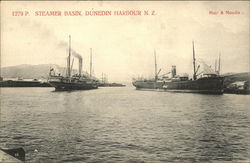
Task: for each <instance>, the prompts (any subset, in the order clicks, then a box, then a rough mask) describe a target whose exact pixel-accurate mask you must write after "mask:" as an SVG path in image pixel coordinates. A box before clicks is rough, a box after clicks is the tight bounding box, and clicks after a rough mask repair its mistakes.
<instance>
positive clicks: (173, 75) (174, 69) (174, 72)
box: [172, 65, 176, 78]
mask: <svg viewBox="0 0 250 163" xmlns="http://www.w3.org/2000/svg"><path fill="white" fill-rule="evenodd" d="M175 76H176V66H174V65H173V66H172V78H174V77H175Z"/></svg>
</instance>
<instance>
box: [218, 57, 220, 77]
mask: <svg viewBox="0 0 250 163" xmlns="http://www.w3.org/2000/svg"><path fill="white" fill-rule="evenodd" d="M218 64H219V65H218V75H220V54H219V63H218Z"/></svg>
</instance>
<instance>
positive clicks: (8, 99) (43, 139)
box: [0, 87, 250, 163]
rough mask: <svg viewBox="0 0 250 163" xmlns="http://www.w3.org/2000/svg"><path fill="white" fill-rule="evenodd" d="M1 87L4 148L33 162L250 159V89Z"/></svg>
mask: <svg viewBox="0 0 250 163" xmlns="http://www.w3.org/2000/svg"><path fill="white" fill-rule="evenodd" d="M53 90H54V88H1V93H0V94H1V116H0V117H1V119H0V122H1V124H0V147H5V148H16V147H23V148H24V150H25V151H26V161H27V162H90V163H91V162H119V161H132V162H133V161H134V162H202V161H204V162H209V161H216V162H217V161H218V162H224V161H232V162H249V160H250V96H249V95H233V94H224V95H203V94H192V93H170V92H158V91H137V90H135V89H134V88H133V87H120V88H118V87H113V88H108V87H105V88H99V89H96V90H90V91H73V92H54V91H53Z"/></svg>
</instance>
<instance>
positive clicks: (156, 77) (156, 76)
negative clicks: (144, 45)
mask: <svg viewBox="0 0 250 163" xmlns="http://www.w3.org/2000/svg"><path fill="white" fill-rule="evenodd" d="M154 55H155V81H156V80H157V79H158V75H157V62H156V52H155V50H154Z"/></svg>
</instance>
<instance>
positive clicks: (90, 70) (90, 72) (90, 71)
mask: <svg viewBox="0 0 250 163" xmlns="http://www.w3.org/2000/svg"><path fill="white" fill-rule="evenodd" d="M89 75H90V77H91V76H92V48H90V67H89Z"/></svg>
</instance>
